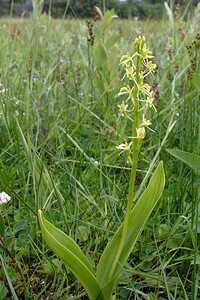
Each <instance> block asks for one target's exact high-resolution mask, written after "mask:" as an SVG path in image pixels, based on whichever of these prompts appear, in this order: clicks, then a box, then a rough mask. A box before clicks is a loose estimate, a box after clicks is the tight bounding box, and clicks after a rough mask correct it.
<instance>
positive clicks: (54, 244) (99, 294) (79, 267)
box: [38, 210, 106, 300]
mask: <svg viewBox="0 0 200 300" xmlns="http://www.w3.org/2000/svg"><path fill="white" fill-rule="evenodd" d="M38 218H39V223H40V227H41V230H42V234H43V237H44V239H45V241H46V243H47V244H48V246H49V247H50V248H51V250H52V251H53V252H54V253H55V254H56V255H57V256H58V257H59V258H60V259H61V260H62V261H63V262H64V263H65V264H66V265H67V267H68V268H69V269H70V270H71V271H72V272H73V274H74V275H75V276H76V277H77V278H78V279H79V281H80V282H81V284H82V285H83V287H84V288H85V290H86V292H87V294H88V296H89V298H90V300H97V299H98V300H106V298H105V296H104V293H103V291H102V288H101V286H100V284H99V282H98V280H97V279H96V277H95V275H94V274H93V273H92V272H91V271H90V269H89V268H88V267H87V266H86V265H85V264H84V263H83V262H82V261H81V260H80V259H79V258H78V257H77V256H76V255H75V254H74V253H72V252H71V251H70V250H69V249H67V248H66V247H65V246H63V245H62V244H61V243H60V242H59V241H58V240H57V239H56V238H55V237H54V236H53V235H52V234H51V233H50V231H49V230H48V226H50V227H51V229H52V228H54V230H55V232H56V231H60V232H61V233H62V234H63V235H64V236H65V237H67V238H69V237H68V236H67V235H66V234H64V233H63V232H62V231H61V230H60V229H58V228H56V227H55V226H54V225H53V224H51V223H50V222H49V221H47V220H46V219H45V218H44V217H43V215H42V211H41V210H39V211H38ZM45 223H46V225H45ZM72 241H73V240H72ZM73 242H74V241H73ZM74 243H75V242H74ZM77 246H78V245H77ZM83 255H84V254H83Z"/></svg>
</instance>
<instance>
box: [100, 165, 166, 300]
mask: <svg viewBox="0 0 200 300" xmlns="http://www.w3.org/2000/svg"><path fill="white" fill-rule="evenodd" d="M164 184H165V175H164V169H163V163H162V162H160V163H159V165H158V167H157V168H156V170H155V172H154V174H153V176H152V178H151V180H150V182H149V184H148V186H147V188H146V190H145V191H144V193H143V194H142V196H141V197H140V198H139V200H138V202H137V203H136V205H135V206H134V208H133V209H132V211H131V215H130V221H129V226H128V233H127V238H126V241H125V245H124V249H123V251H122V253H121V255H120V258H119V262H118V264H117V266H116V269H115V273H114V274H115V277H114V278H110V280H109V273H110V270H111V269H112V264H113V262H114V260H115V257H116V253H117V251H118V247H119V244H120V240H121V234H122V229H123V224H122V225H121V226H120V227H119V228H118V230H117V232H116V233H115V235H114V237H113V238H112V240H111V241H110V243H109V244H108V245H107V247H106V249H105V251H104V252H103V254H102V256H101V259H100V262H99V264H98V267H97V280H98V281H99V283H100V285H101V286H103V287H104V288H103V291H104V294H105V296H106V299H110V298H111V296H112V290H113V288H114V286H115V284H116V281H117V280H118V276H119V273H120V271H121V269H122V267H123V266H124V264H125V262H126V260H127V259H128V257H129V255H130V253H131V251H132V249H133V246H134V245H135V243H136V241H137V239H138V237H139V235H140V234H141V232H142V230H143V228H144V226H145V224H146V222H147V220H148V218H149V216H150V214H151V212H152V210H153V208H154V207H155V205H156V203H157V202H158V200H159V199H160V197H161V195H162V192H163V188H164Z"/></svg>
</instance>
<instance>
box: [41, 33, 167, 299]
mask: <svg viewBox="0 0 200 300" xmlns="http://www.w3.org/2000/svg"><path fill="white" fill-rule="evenodd" d="M152 59H153V55H152V53H151V51H150V50H148V49H147V47H146V41H145V37H142V36H139V37H138V38H136V40H135V42H134V44H133V50H132V52H131V53H127V54H126V55H124V56H122V58H121V62H120V64H121V66H122V67H124V68H125V75H124V77H123V79H125V78H126V80H128V84H127V85H126V86H123V87H122V88H121V90H120V92H119V96H122V97H125V98H126V99H125V100H123V101H122V102H121V104H119V105H118V107H119V110H120V113H121V115H123V116H124V117H125V118H127V120H128V121H130V122H131V123H132V133H131V137H130V138H129V139H130V140H129V141H126V142H124V143H123V144H121V145H119V146H117V148H118V149H120V150H122V151H125V152H126V154H127V158H128V160H129V162H130V164H131V174H130V182H129V191H128V199H127V208H126V213H125V217H124V221H123V223H122V224H121V225H120V226H119V228H118V229H117V231H116V232H115V234H114V236H113V238H112V239H111V241H109V242H108V244H107V246H106V247H105V250H104V252H103V253H102V255H101V258H100V260H99V262H98V264H97V266H95V267H94V264H91V262H90V261H89V260H88V258H87V257H86V256H85V255H84V253H83V252H82V251H81V249H80V247H79V246H78V245H77V243H76V242H75V241H74V240H73V239H72V238H71V237H69V236H68V235H67V234H65V233H64V232H62V231H61V230H59V229H57V228H56V227H55V226H54V225H53V224H51V223H50V222H49V221H47V220H46V219H45V218H44V216H43V213H42V211H41V210H39V212H38V216H39V223H40V226H41V230H42V234H43V237H44V239H45V241H46V242H47V244H48V245H49V247H50V248H51V249H52V250H53V251H54V252H55V254H56V255H57V256H58V257H59V258H60V259H61V260H62V261H63V262H64V263H65V264H66V265H67V267H68V268H69V269H70V270H71V271H72V272H73V273H74V275H75V276H76V277H77V278H78V279H79V280H80V282H81V284H82V285H83V287H84V288H85V290H86V292H87V294H88V297H89V299H90V300H97V299H98V300H111V299H115V298H114V297H115V296H114V295H113V291H114V289H115V287H116V286H117V284H118V282H119V279H120V274H121V271H122V268H123V267H124V265H125V263H126V261H127V260H128V257H129V255H130V253H131V252H132V250H133V247H134V245H135V243H136V241H137V239H138V237H139V235H140V234H141V232H142V230H143V228H144V226H145V224H146V222H147V220H148V218H149V216H150V214H151V212H152V210H153V209H154V207H155V205H156V204H157V202H158V200H159V199H160V197H161V195H162V193H163V189H164V185H165V175H164V169H163V163H162V162H160V163H159V164H158V166H157V168H156V170H155V171H154V173H153V175H152V177H151V179H150V181H149V183H148V185H147V187H146V189H145V190H144V191H143V193H142V195H141V196H140V197H139V199H138V200H137V202H136V204H134V205H133V199H134V197H135V181H136V172H137V166H138V158H139V152H140V149H141V145H142V141H143V139H144V138H145V134H146V130H147V129H148V128H149V129H150V130H152V129H151V128H150V127H149V126H150V125H151V121H150V120H149V119H148V118H147V111H148V110H149V109H154V110H155V111H156V108H155V106H154V104H153V100H154V99H153V92H152V90H151V87H150V85H149V84H148V83H147V82H148V77H149V76H150V75H153V73H154V71H155V68H156V64H155V63H154V62H153V60H152Z"/></svg>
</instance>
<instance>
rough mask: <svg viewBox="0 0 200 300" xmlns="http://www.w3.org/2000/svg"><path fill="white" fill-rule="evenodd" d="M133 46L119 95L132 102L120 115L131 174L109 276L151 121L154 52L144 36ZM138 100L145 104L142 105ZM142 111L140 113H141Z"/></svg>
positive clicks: (126, 221)
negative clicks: (128, 126) (127, 133)
mask: <svg viewBox="0 0 200 300" xmlns="http://www.w3.org/2000/svg"><path fill="white" fill-rule="evenodd" d="M133 48H134V53H133V54H132V55H130V54H129V53H128V54H127V55H124V56H122V58H121V65H123V66H125V71H126V74H125V76H124V77H127V78H128V80H129V81H130V82H131V84H132V86H130V85H128V86H126V87H122V88H121V90H120V92H119V95H126V94H128V98H127V99H126V102H128V101H129V100H131V102H132V106H133V109H132V111H133V117H132V116H130V115H129V113H128V111H124V112H123V115H124V116H125V117H126V118H127V119H128V120H131V121H132V123H133V125H132V138H131V139H132V140H131V145H132V158H131V159H130V153H129V155H128V156H127V157H128V160H129V162H130V163H131V176H130V181H129V191H128V199H127V208H126V214H125V219H124V226H123V230H122V236H121V240H120V245H119V248H118V252H117V255H116V257H115V263H113V265H112V268H111V270H110V274H109V279H111V278H112V277H113V276H114V273H115V269H116V266H117V263H118V261H119V258H120V255H121V253H122V251H123V248H124V245H125V242H126V237H127V232H128V225H129V220H130V213H131V209H132V204H133V197H134V190H135V180H136V172H137V166H138V157H139V152H140V148H141V145H142V140H143V138H144V137H145V128H146V127H148V126H149V125H150V124H151V122H150V121H149V120H147V119H146V118H145V114H146V112H147V109H148V108H151V107H154V105H153V100H154V99H153V96H152V92H151V88H150V86H149V85H148V84H147V83H146V77H147V76H148V75H150V74H152V73H153V72H154V69H155V68H156V65H155V64H154V63H153V62H152V60H151V58H153V56H152V55H151V51H149V50H148V49H146V42H145V37H144V36H143V37H141V36H139V37H138V38H137V39H136V40H135V42H134V47H133ZM144 81H145V82H144ZM140 97H142V98H145V100H142V99H141V98H140ZM140 103H145V104H143V105H142V106H141V105H140ZM127 106H128V104H125V102H124V101H123V102H122V104H121V105H118V107H119V108H120V110H121V111H122V109H121V108H123V109H124V110H125V109H126V107H127ZM140 106H141V107H140ZM142 113H143V115H142V116H141V114H142ZM126 143H127V142H126ZM118 148H119V147H118ZM126 152H127V151H126Z"/></svg>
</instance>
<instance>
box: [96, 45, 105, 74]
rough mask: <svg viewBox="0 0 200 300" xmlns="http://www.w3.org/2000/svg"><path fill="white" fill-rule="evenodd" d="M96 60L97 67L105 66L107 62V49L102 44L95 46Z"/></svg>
mask: <svg viewBox="0 0 200 300" xmlns="http://www.w3.org/2000/svg"><path fill="white" fill-rule="evenodd" d="M94 61H95V64H96V66H97V68H100V67H103V66H104V65H105V64H106V63H107V56H106V49H105V48H104V47H103V46H102V45H101V44H99V45H97V47H96V48H95V52H94Z"/></svg>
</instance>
